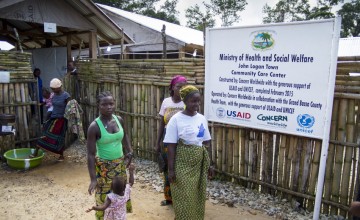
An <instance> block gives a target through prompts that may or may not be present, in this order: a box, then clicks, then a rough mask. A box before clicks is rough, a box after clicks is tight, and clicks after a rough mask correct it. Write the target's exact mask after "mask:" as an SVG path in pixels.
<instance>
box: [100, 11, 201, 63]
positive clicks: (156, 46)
mask: <svg viewBox="0 0 360 220" xmlns="http://www.w3.org/2000/svg"><path fill="white" fill-rule="evenodd" d="M97 5H98V6H99V7H100V9H101V10H102V11H103V12H104V13H105V14H106V15H107V16H109V17H110V18H111V20H113V21H114V22H115V23H116V24H117V25H118V26H119V27H120V28H121V29H122V30H123V32H124V33H125V34H126V35H127V36H129V37H130V38H131V40H132V41H133V42H134V43H133V44H128V45H126V46H125V47H126V49H125V48H124V50H125V53H126V54H128V57H130V58H157V57H161V54H162V51H163V35H162V29H163V26H164V25H165V33H166V50H167V57H168V58H179V57H193V55H194V51H195V50H196V51H197V52H196V56H197V57H201V56H202V55H203V48H204V47H203V46H204V37H203V32H202V31H198V30H195V29H191V28H188V27H184V26H181V25H177V24H173V23H169V22H166V21H163V20H159V19H155V18H150V17H146V16H143V15H139V14H135V13H132V12H127V11H124V10H121V9H118V8H114V7H110V6H106V5H101V4H97ZM114 49H115V50H112V52H111V53H112V54H113V53H118V52H120V50H121V48H119V47H116V46H115V47H114ZM105 53H106V51H105Z"/></svg>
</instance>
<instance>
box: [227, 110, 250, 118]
mask: <svg viewBox="0 0 360 220" xmlns="http://www.w3.org/2000/svg"><path fill="white" fill-rule="evenodd" d="M226 115H227V116H229V117H233V118H239V119H250V118H251V114H250V113H248V112H237V111H229V110H227V111H226Z"/></svg>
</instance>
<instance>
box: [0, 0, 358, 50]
mask: <svg viewBox="0 0 360 220" xmlns="http://www.w3.org/2000/svg"><path fill="white" fill-rule="evenodd" d="M203 1H205V2H208V3H209V2H210V0H178V4H177V10H178V11H179V20H180V24H181V25H183V26H185V25H186V19H185V11H186V9H188V8H189V7H191V6H194V5H195V4H198V5H199V6H200V8H201V7H202V6H203V4H202V2H203ZM350 1H351V0H345V2H350ZM163 2H165V0H160V2H159V3H158V5H159V4H162V3H163ZM247 2H248V4H247V5H246V7H245V10H244V11H242V12H241V14H240V16H241V18H240V19H241V20H240V22H238V23H236V24H234V25H236V26H241V25H256V24H261V23H262V17H263V13H262V8H263V7H264V5H265V4H266V3H268V5H270V6H271V7H274V6H275V4H276V3H277V2H278V0H247ZM309 2H310V4H311V5H312V6H314V5H315V4H316V2H317V1H316V0H309ZM338 9H339V7H338V8H336V9H334V12H335V11H337V10H338ZM204 11H205V10H204ZM220 25H221V22H220V20H219V19H218V20H216V27H219V26H220ZM0 48H1V49H2V50H7V49H9V46H8V45H4V44H1V43H0ZM10 48H12V47H10Z"/></svg>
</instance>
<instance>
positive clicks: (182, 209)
mask: <svg viewBox="0 0 360 220" xmlns="http://www.w3.org/2000/svg"><path fill="white" fill-rule="evenodd" d="M180 96H181V99H182V100H183V102H184V103H185V106H186V107H185V110H183V111H181V112H178V113H176V114H175V115H174V116H173V117H172V118H171V119H170V121H169V123H168V124H167V128H166V134H165V138H164V143H167V144H168V172H169V174H168V178H169V181H170V187H171V193H172V199H173V206H174V211H175V218H176V219H177V220H183V219H184V220H187V219H204V214H205V199H206V181H207V180H206V179H207V177H210V178H211V177H212V176H213V169H212V168H210V158H209V153H208V151H209V152H210V153H211V149H210V140H211V136H210V132H209V128H208V122H207V120H206V118H205V117H204V116H203V115H202V114H200V113H198V110H199V108H200V103H201V96H200V92H199V90H198V89H197V88H196V87H195V86H192V85H187V86H184V87H182V88H181V89H180Z"/></svg>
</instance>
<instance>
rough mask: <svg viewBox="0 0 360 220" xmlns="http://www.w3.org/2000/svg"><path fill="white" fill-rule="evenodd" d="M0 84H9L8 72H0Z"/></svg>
mask: <svg viewBox="0 0 360 220" xmlns="http://www.w3.org/2000/svg"><path fill="white" fill-rule="evenodd" d="M0 83H10V72H8V71H0Z"/></svg>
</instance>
